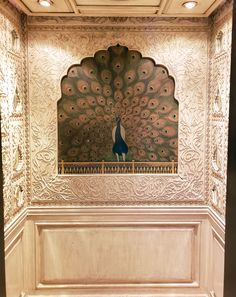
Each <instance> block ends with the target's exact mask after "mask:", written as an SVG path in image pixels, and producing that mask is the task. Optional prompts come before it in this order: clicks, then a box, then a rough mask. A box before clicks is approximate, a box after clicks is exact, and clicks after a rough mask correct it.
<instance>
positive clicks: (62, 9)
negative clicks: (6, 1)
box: [21, 0, 73, 14]
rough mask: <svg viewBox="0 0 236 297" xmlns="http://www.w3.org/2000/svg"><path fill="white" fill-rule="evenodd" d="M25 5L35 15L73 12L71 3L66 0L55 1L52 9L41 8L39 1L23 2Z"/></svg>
mask: <svg viewBox="0 0 236 297" xmlns="http://www.w3.org/2000/svg"><path fill="white" fill-rule="evenodd" d="M21 2H23V4H24V5H25V6H26V7H27V8H28V9H29V10H30V11H31V12H33V13H47V14H48V13H68V12H73V10H72V8H71V6H70V5H69V3H68V2H67V1H66V0H65V1H64V0H54V1H53V4H52V5H51V6H50V7H43V6H41V5H40V4H39V3H38V1H37V0H33V1H32V0H22V1H21Z"/></svg>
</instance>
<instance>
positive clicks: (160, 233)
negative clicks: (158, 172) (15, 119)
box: [5, 206, 224, 297]
mask: <svg viewBox="0 0 236 297" xmlns="http://www.w3.org/2000/svg"><path fill="white" fill-rule="evenodd" d="M26 233H27V234H26ZM5 234H6V241H7V245H6V248H7V249H8V251H13V253H12V252H8V255H9V256H8V257H11V254H12V255H14V249H15V248H16V249H17V246H18V247H19V245H18V244H19V239H20V244H21V249H22V254H23V257H24V269H23V272H22V275H23V277H24V283H25V287H26V288H27V290H26V291H27V292H28V293H29V295H27V296H33V295H34V294H36V293H37V295H40V294H41V295H42V296H44V294H46V295H47V296H48V295H49V296H53V294H55V296H56V295H57V296H58V295H60V294H62V293H63V297H64V296H72V295H74V296H75V294H77V295H78V294H79V296H83V294H89V295H91V296H92V295H93V294H95V293H99V294H101V295H103V294H105V295H109V297H110V296H112V295H113V294H121V295H122V296H124V295H125V296H128V295H129V294H135V293H137V294H142V295H150V294H152V296H156V297H160V296H164V297H169V296H171V294H175V295H176V294H177V296H178V297H182V296H183V297H187V296H188V297H191V296H194V297H200V296H201V297H203V296H204V297H206V296H207V297H208V296H210V291H212V290H213V289H214V290H215V287H216V291H217V290H218V291H219V287H218V285H217V286H216V285H215V287H214V277H212V276H210V277H209V276H208V275H211V273H210V271H211V270H212V267H213V266H212V263H213V258H212V257H211V254H213V248H214V244H215V243H217V244H218V243H219V244H220V245H221V246H222V249H223V247H224V245H223V244H224V222H223V220H222V219H221V217H220V216H219V215H218V214H217V213H216V212H215V211H214V210H213V209H211V208H209V207H204V206H193V207H190V206H185V207H154V208H152V207H134V208H133V207H124V208H122V207H67V206H64V207H63V206H61V207H59V206H58V207H33V206H31V207H28V208H27V209H25V210H24V211H22V212H21V214H19V216H18V219H16V220H15V221H14V222H12V223H11V225H9V226H8V227H7V228H6V230H5ZM22 234H23V235H22ZM113 243H115V244H114V245H112V244H113ZM181 245H182V248H181V249H180V246H181ZM215 245H216V244H215ZM95 246H96V248H97V250H96V248H94V247H95ZM160 247H162V249H161V248H160ZM218 251H219V250H218V245H216V253H218ZM96 253H97V254H96ZM119 253H120V254H119ZM98 255H99V257H98ZM66 257H67V258H66ZM125 257H126V258H125ZM104 259H106V260H107V261H105V260H104ZM116 260H117V261H116ZM99 261H100V262H99ZM125 261H127V263H128V264H129V265H127V267H128V266H129V267H131V268H132V267H134V271H132V269H131V271H129V269H130V268H128V269H127V267H126V266H125V265H124V263H126V262H125ZM142 261H143V262H142ZM168 261H169V262H168ZM222 261H223V254H220V255H219V262H218V263H219V265H221V263H222ZM63 262H64V264H65V265H64V264H63ZM139 262H140V266H139ZM101 263H103V265H102V269H100V270H97V274H96V269H95V268H96V265H97V266H98V267H101ZM171 263H172V264H171ZM63 265H64V266H65V267H66V268H65V269H62V268H63ZM80 265H81V267H82V269H80V268H78V267H79V266H80ZM99 265H100V266H99ZM122 265H123V266H122ZM158 265H159V266H158ZM173 265H174V266H173ZM216 265H218V264H216ZM219 265H218V266H217V267H220V266H219ZM180 266H182V269H183V270H182V272H181V269H179V267H180ZM83 267H85V268H83ZM94 267H95V268H94ZM140 267H142V269H143V271H141V270H139V269H140ZM160 267H161V268H162V267H164V269H160ZM54 268H56V269H54ZM175 268H176V270H175ZM119 271H121V273H120V272H119ZM175 271H176V273H175ZM86 273H87V274H89V275H90V278H89V279H86ZM100 276H102V278H100ZM215 278H216V280H217V282H219V280H220V275H219V274H217V275H215ZM215 284H217V283H216V281H215ZM206 288H209V289H208V291H207V290H206ZM216 296H217V295H216ZM217 297H222V296H220V295H219V296H217Z"/></svg>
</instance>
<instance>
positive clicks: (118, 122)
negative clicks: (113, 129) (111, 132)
mask: <svg viewBox="0 0 236 297" xmlns="http://www.w3.org/2000/svg"><path fill="white" fill-rule="evenodd" d="M120 122H121V118H120V116H117V117H116V123H117V124H120Z"/></svg>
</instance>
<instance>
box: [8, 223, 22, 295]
mask: <svg viewBox="0 0 236 297" xmlns="http://www.w3.org/2000/svg"><path fill="white" fill-rule="evenodd" d="M23 230H24V228H22V229H21V230H20V231H19V232H18V233H17V234H16V236H15V237H14V238H13V239H12V241H10V242H8V244H7V245H6V248H5V255H6V256H5V265H6V288H7V297H16V296H20V294H21V292H22V290H23V287H24V279H23V275H24V267H23V244H22V242H23V241H22V236H23Z"/></svg>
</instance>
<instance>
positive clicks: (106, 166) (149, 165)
mask: <svg viewBox="0 0 236 297" xmlns="http://www.w3.org/2000/svg"><path fill="white" fill-rule="evenodd" d="M177 170H178V163H177V162H175V161H171V162H136V161H132V162H106V161H101V162H64V161H61V162H59V164H58V173H59V174H144V173H146V174H176V173H177Z"/></svg>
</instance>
